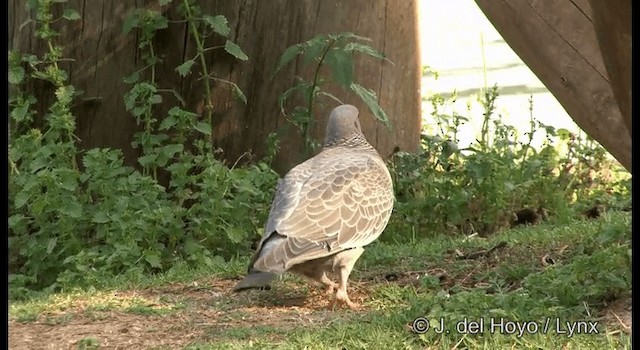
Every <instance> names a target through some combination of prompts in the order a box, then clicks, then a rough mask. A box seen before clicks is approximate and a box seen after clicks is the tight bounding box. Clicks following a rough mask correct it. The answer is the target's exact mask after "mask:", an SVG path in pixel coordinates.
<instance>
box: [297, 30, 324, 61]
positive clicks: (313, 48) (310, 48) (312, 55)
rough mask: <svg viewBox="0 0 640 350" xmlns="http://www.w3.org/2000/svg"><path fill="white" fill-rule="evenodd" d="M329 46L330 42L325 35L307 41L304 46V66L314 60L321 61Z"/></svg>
mask: <svg viewBox="0 0 640 350" xmlns="http://www.w3.org/2000/svg"><path fill="white" fill-rule="evenodd" d="M328 44H329V40H328V38H327V36H326V35H324V34H320V35H316V36H315V37H313V38H311V39H309V40H307V41H305V42H304V43H303V44H302V46H303V51H304V59H303V62H304V64H305V65H306V64H308V63H309V62H311V61H312V60H319V59H320V57H321V56H322V55H323V53H324V51H325V50H326V49H327V45H328Z"/></svg>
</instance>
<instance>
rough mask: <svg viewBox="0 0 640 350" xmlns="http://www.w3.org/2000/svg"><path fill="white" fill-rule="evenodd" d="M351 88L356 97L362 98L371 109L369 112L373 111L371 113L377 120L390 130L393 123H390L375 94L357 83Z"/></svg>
mask: <svg viewBox="0 0 640 350" xmlns="http://www.w3.org/2000/svg"><path fill="white" fill-rule="evenodd" d="M350 88H351V91H353V92H355V93H356V95H358V96H360V98H361V99H362V101H364V103H365V104H366V105H367V107H369V110H370V111H371V113H373V116H374V117H375V118H376V119H378V120H379V121H380V122H382V123H383V124H384V125H386V126H387V127H388V128H391V122H390V121H389V117H387V114H386V113H385V112H384V110H383V109H382V108H381V107H380V105H379V104H378V97H377V96H376V94H375V92H373V91H372V90H369V89H367V88H365V87H363V86H361V85H358V84H356V83H352V84H351V86H350Z"/></svg>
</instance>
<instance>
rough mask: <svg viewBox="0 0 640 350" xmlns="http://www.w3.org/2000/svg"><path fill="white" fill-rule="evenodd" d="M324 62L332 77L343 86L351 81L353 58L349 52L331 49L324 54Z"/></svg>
mask: <svg viewBox="0 0 640 350" xmlns="http://www.w3.org/2000/svg"><path fill="white" fill-rule="evenodd" d="M325 62H326V63H327V64H328V65H329V67H330V68H331V72H332V73H333V78H334V79H335V80H336V82H338V83H339V84H340V85H342V86H343V87H345V88H348V87H349V86H351V83H352V81H353V59H352V57H351V53H350V52H347V51H344V50H341V49H331V50H329V52H327V55H326V56H325Z"/></svg>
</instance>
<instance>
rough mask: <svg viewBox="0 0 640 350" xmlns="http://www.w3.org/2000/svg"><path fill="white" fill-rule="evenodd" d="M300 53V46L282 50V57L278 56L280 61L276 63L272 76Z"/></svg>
mask: <svg viewBox="0 0 640 350" xmlns="http://www.w3.org/2000/svg"><path fill="white" fill-rule="evenodd" d="M302 51H303V47H302V45H300V44H296V45H291V46H289V47H288V48H287V49H286V50H284V53H282V56H280V61H279V62H278V65H277V66H276V70H275V72H274V73H273V74H274V75H275V74H276V73H277V72H278V71H279V70H280V69H282V67H284V66H285V65H286V64H287V63H289V62H290V61H291V60H292V59H294V58H295V57H296V56H298V55H299V54H300V53H302Z"/></svg>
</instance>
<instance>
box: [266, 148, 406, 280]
mask: <svg viewBox="0 0 640 350" xmlns="http://www.w3.org/2000/svg"><path fill="white" fill-rule="evenodd" d="M319 156H320V155H319ZM324 156H325V157H322V156H321V157H319V158H318V159H315V160H316V161H315V163H314V164H313V165H309V166H306V167H301V169H298V170H296V172H294V174H293V175H294V176H291V177H290V178H289V174H288V175H287V176H286V177H285V180H284V181H283V183H282V187H281V188H280V189H279V190H278V194H277V195H276V198H275V200H274V203H273V206H272V208H271V213H270V217H269V220H268V223H267V227H266V229H267V232H277V235H272V236H273V237H277V239H278V243H277V244H269V241H268V240H269V237H265V238H266V241H265V242H263V243H264V247H265V248H266V247H267V246H269V249H261V252H260V253H259V256H257V257H256V260H255V264H254V267H255V268H256V269H258V270H260V271H272V272H281V271H285V270H287V269H288V268H290V267H291V266H293V265H296V264H299V263H301V262H305V261H308V260H313V259H317V258H320V257H324V256H327V255H330V254H334V253H336V252H338V251H340V250H344V249H348V248H353V247H362V246H365V245H367V244H369V243H371V242H372V241H373V240H375V239H376V238H378V236H379V235H380V234H381V233H382V231H383V230H384V227H385V226H386V224H387V222H388V220H389V216H390V214H391V210H392V207H393V188H392V184H391V177H390V175H389V172H388V170H387V168H386V166H385V164H384V162H383V161H382V159H380V157H379V156H377V154H376V155H375V156H373V155H372V154H370V153H364V154H355V155H354V154H352V155H351V156H349V155H346V154H342V156H341V155H340V154H326V155H324ZM304 164H305V163H303V164H301V165H304ZM289 181H290V182H289Z"/></svg>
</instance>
